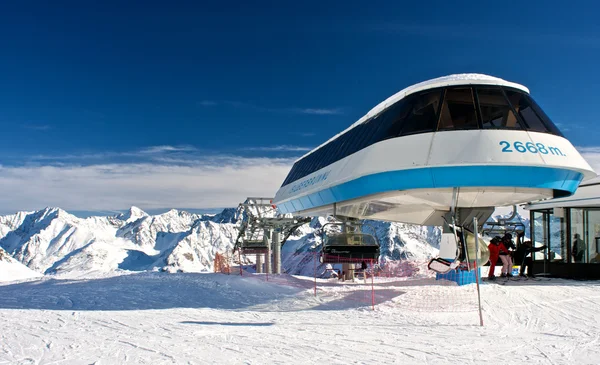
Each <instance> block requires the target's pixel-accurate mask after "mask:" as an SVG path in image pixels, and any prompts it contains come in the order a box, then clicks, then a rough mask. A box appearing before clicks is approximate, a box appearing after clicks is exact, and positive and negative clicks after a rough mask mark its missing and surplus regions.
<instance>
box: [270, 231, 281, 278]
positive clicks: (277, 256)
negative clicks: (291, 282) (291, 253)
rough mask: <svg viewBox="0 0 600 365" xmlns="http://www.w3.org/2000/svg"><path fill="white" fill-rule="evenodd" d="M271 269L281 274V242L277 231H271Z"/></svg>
mask: <svg viewBox="0 0 600 365" xmlns="http://www.w3.org/2000/svg"><path fill="white" fill-rule="evenodd" d="M271 242H272V245H273V271H274V272H275V274H281V243H280V242H279V232H277V231H275V232H273V239H272V240H271Z"/></svg>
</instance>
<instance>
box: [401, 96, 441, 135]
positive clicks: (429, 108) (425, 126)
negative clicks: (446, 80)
mask: <svg viewBox="0 0 600 365" xmlns="http://www.w3.org/2000/svg"><path fill="white" fill-rule="evenodd" d="M441 95H442V91H441V90H439V89H438V90H431V91H428V92H424V93H420V94H416V95H414V96H412V95H411V96H409V97H408V98H407V104H408V108H407V110H409V111H410V112H408V113H407V115H406V116H405V117H404V120H402V122H401V124H402V129H401V131H400V135H401V136H406V135H409V134H416V133H427V132H433V131H435V127H436V123H437V115H438V111H439V106H440V99H441Z"/></svg>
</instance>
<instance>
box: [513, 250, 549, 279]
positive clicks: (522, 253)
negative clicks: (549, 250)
mask: <svg viewBox="0 0 600 365" xmlns="http://www.w3.org/2000/svg"><path fill="white" fill-rule="evenodd" d="M545 249H546V245H544V246H542V247H533V245H532V244H531V241H525V242H523V244H522V245H520V246H519V248H517V251H515V261H516V262H520V263H521V270H519V276H521V277H524V276H525V268H527V276H528V277H530V278H534V277H535V275H534V274H533V272H531V264H532V263H533V259H532V257H530V255H531V253H532V252H539V251H543V250H545Z"/></svg>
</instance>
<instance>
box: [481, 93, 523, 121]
mask: <svg viewBox="0 0 600 365" xmlns="http://www.w3.org/2000/svg"><path fill="white" fill-rule="evenodd" d="M477 100H478V101H479V108H480V109H479V110H480V111H481V124H482V126H483V128H484V129H523V127H522V126H521V123H520V122H519V121H518V120H517V117H516V116H515V114H514V113H513V111H512V110H511V108H510V105H509V104H508V101H507V100H506V97H505V96H504V93H503V92H502V89H500V88H477Z"/></svg>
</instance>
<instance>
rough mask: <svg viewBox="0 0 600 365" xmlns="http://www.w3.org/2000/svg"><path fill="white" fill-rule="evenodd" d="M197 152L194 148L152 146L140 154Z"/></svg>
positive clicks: (142, 150)
mask: <svg viewBox="0 0 600 365" xmlns="http://www.w3.org/2000/svg"><path fill="white" fill-rule="evenodd" d="M192 151H197V149H196V148H195V147H193V146H152V147H147V148H143V149H141V150H140V151H139V152H140V153H148V154H154V153H165V152H192Z"/></svg>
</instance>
